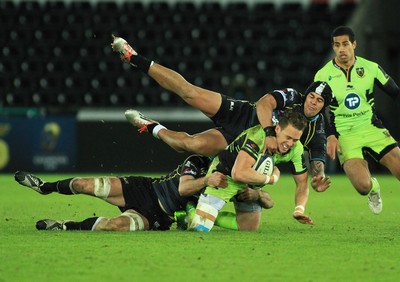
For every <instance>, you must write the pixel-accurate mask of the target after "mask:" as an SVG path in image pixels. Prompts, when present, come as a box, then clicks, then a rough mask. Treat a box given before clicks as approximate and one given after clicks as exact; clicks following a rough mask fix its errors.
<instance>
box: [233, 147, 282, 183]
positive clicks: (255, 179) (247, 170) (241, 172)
mask: <svg viewBox="0 0 400 282" xmlns="http://www.w3.org/2000/svg"><path fill="white" fill-rule="evenodd" d="M255 163H256V160H255V159H254V158H253V157H251V156H250V155H249V154H248V153H246V152H245V151H243V150H241V151H240V152H239V154H238V156H237V158H236V160H235V164H234V165H233V168H232V178H233V180H235V181H237V182H242V183H247V184H250V185H263V184H274V176H271V177H269V176H266V175H264V174H261V173H259V172H257V171H256V170H254V168H253V166H254V164H255Z"/></svg>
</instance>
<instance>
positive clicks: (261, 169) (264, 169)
mask: <svg viewBox="0 0 400 282" xmlns="http://www.w3.org/2000/svg"><path fill="white" fill-rule="evenodd" d="M274 166H275V164H274V159H273V158H272V156H270V155H268V154H266V155H258V158H257V161H256V163H255V164H254V166H253V168H254V169H255V170H256V171H257V172H258V173H261V174H264V175H268V176H271V175H272V172H273V171H274Z"/></svg>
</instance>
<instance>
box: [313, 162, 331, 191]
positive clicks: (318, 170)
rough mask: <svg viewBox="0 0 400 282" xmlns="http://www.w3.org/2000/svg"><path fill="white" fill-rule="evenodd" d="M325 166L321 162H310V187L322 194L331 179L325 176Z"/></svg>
mask: <svg viewBox="0 0 400 282" xmlns="http://www.w3.org/2000/svg"><path fill="white" fill-rule="evenodd" d="M324 171H325V164H324V162H322V161H311V162H310V172H311V177H312V180H311V186H312V188H313V189H314V190H315V191H317V192H324V191H325V190H326V189H328V188H329V186H330V185H331V179H330V177H329V176H325V173H324Z"/></svg>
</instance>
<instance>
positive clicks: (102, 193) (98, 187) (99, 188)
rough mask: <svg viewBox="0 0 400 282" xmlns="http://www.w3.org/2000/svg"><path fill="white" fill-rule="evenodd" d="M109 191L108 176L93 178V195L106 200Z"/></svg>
mask: <svg viewBox="0 0 400 282" xmlns="http://www.w3.org/2000/svg"><path fill="white" fill-rule="evenodd" d="M110 191H111V180H110V178H109V177H95V178H94V195H95V196H96V197H98V198H100V199H103V200H106V199H107V198H108V195H109V194H110Z"/></svg>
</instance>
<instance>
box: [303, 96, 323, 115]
mask: <svg viewBox="0 0 400 282" xmlns="http://www.w3.org/2000/svg"><path fill="white" fill-rule="evenodd" d="M323 107H324V98H322V96H321V95H318V94H317V93H315V92H310V93H308V95H307V96H306V100H305V102H304V115H305V116H306V117H307V118H313V117H315V116H316V115H317V114H318V113H319V112H320V111H321V110H322V108H323Z"/></svg>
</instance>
